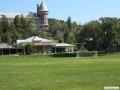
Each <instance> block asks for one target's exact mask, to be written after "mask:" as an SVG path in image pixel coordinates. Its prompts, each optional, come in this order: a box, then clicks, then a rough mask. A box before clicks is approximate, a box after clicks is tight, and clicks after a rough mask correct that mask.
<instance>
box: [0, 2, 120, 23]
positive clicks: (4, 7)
mask: <svg viewBox="0 0 120 90" xmlns="http://www.w3.org/2000/svg"><path fill="white" fill-rule="evenodd" d="M41 2H42V0H1V1H0V12H20V13H28V12H29V11H33V12H36V4H40V3H41ZM44 2H45V4H46V6H47V8H48V10H49V18H56V19H59V20H65V21H66V20H67V18H68V16H70V17H71V19H72V21H76V22H77V23H78V24H79V23H81V24H84V23H87V22H89V21H91V20H98V19H99V18H100V17H117V18H119V17H120V0H44Z"/></svg>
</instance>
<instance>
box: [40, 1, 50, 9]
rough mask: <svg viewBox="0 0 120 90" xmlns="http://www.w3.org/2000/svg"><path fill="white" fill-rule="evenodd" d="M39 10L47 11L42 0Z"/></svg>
mask: <svg viewBox="0 0 120 90" xmlns="http://www.w3.org/2000/svg"><path fill="white" fill-rule="evenodd" d="M40 11H48V9H47V6H46V5H45V3H44V2H42V3H41V5H40Z"/></svg>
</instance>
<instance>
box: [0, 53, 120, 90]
mask: <svg viewBox="0 0 120 90" xmlns="http://www.w3.org/2000/svg"><path fill="white" fill-rule="evenodd" d="M104 86H120V55H119V54H115V55H106V56H99V57H97V58H95V57H84V58H53V57H41V56H39V55H32V56H0V90H103V89H104Z"/></svg>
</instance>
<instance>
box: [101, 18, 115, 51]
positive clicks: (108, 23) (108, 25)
mask: <svg viewBox="0 0 120 90" xmlns="http://www.w3.org/2000/svg"><path fill="white" fill-rule="evenodd" d="M99 20H100V22H101V28H102V30H103V34H102V36H104V37H103V49H105V51H106V52H107V51H108V49H109V48H110V47H112V46H113V44H114V40H115V36H116V29H115V27H116V21H117V18H110V17H105V18H100V19H99Z"/></svg>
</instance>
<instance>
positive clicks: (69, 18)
mask: <svg viewBox="0 0 120 90" xmlns="http://www.w3.org/2000/svg"><path fill="white" fill-rule="evenodd" d="M66 23H67V25H68V27H69V30H71V26H72V25H71V23H72V21H71V17H70V16H69V17H68V19H67V22H66Z"/></svg>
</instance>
